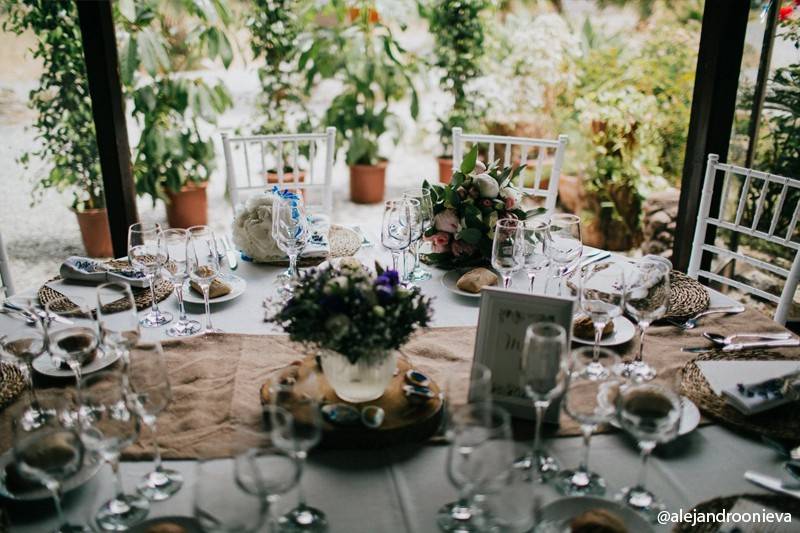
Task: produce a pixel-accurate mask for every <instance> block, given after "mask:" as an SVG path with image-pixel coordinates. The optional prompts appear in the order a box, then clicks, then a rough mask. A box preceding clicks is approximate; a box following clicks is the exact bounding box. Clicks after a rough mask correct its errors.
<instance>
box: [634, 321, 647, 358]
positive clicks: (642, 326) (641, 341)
mask: <svg viewBox="0 0 800 533" xmlns="http://www.w3.org/2000/svg"><path fill="white" fill-rule="evenodd" d="M647 326H649V324H639V329H640V330H641V333H640V334H639V351H638V352H636V359H634V361H636V362H637V363H641V362H642V352H643V351H644V334H645V333H646V332H647Z"/></svg>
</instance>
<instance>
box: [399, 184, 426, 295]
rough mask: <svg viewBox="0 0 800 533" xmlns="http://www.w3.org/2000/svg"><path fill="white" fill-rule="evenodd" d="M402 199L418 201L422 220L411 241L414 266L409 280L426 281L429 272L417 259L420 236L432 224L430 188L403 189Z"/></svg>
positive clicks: (420, 241)
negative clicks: (419, 228)
mask: <svg viewBox="0 0 800 533" xmlns="http://www.w3.org/2000/svg"><path fill="white" fill-rule="evenodd" d="M403 198H404V199H413V200H417V201H418V202H419V206H420V214H421V221H422V232H421V233H420V237H419V238H418V239H416V240H415V241H414V242H413V246H412V252H413V254H414V268H413V270H412V271H411V274H410V275H409V280H410V281H426V280H429V279H431V273H430V272H429V271H428V270H427V269H425V268H424V267H423V266H422V264H421V263H420V260H419V248H420V245H421V243H422V236H423V235H424V234H425V232H426V231H428V230H429V229H430V228H431V226H432V225H433V200H432V198H431V191H430V189H426V188H424V187H416V188H413V189H406V190H405V191H403Z"/></svg>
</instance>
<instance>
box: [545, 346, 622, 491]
mask: <svg viewBox="0 0 800 533" xmlns="http://www.w3.org/2000/svg"><path fill="white" fill-rule="evenodd" d="M617 364H619V356H618V355H617V354H615V353H614V352H612V351H610V350H607V349H605V348H601V349H597V348H590V347H588V346H587V347H584V348H579V349H577V350H575V351H574V352H572V355H571V357H570V362H569V373H568V375H567V386H566V390H565V393H564V398H563V400H562V401H563V407H564V412H565V413H567V416H569V417H570V418H572V419H573V420H575V421H576V422H577V423H578V424H580V428H581V434H582V435H583V458H582V459H581V462H580V464H579V465H578V468H576V469H574V470H564V471H562V472H559V473H558V477H557V479H556V482H555V486H556V489H557V490H558V491H559V492H561V493H562V494H566V495H570V496H584V495H592V494H594V495H600V496H602V495H603V494H605V492H606V482H605V480H604V479H603V478H602V477H601V476H600V475H598V474H596V473H595V472H592V471H591V470H589V443H590V442H591V438H592V433H594V431H595V430H596V429H597V426H598V425H600V424H603V423H606V422H609V421H611V419H612V418H613V417H614V414H615V406H614V400H615V399H616V398H615V395H616V393H617V392H618V391H619V387H620V382H621V379H620V378H619V377H617V375H616V374H614V373H613V372H612V371H611V370H613V368H614V367H615V366H616V365H617ZM598 366H599V367H600V368H601V370H603V372H600V373H595V371H594V370H592V371H588V368H589V367H593V368H594V369H596V368H597V367H598Z"/></svg>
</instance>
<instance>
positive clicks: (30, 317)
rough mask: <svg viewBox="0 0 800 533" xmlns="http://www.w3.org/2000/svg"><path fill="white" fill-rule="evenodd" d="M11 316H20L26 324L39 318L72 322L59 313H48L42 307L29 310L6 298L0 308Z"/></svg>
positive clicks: (32, 322) (31, 324)
mask: <svg viewBox="0 0 800 533" xmlns="http://www.w3.org/2000/svg"><path fill="white" fill-rule="evenodd" d="M0 312H3V313H5V314H7V315H9V316H11V317H14V318H20V319H22V320H24V321H25V323H26V324H28V325H29V326H33V325H35V324H36V323H37V322H38V321H39V320H48V321H51V320H52V321H54V322H58V323H60V324H68V325H69V324H73V322H72V320H70V319H68V318H65V317H63V316H61V315H57V314H55V313H48V312H47V311H44V310H43V309H34V310H33V311H30V310H28V309H25V308H23V307H20V306H18V305H16V304H14V303H12V302H9V301H8V300H6V301H5V302H3V307H2V309H1V310H0Z"/></svg>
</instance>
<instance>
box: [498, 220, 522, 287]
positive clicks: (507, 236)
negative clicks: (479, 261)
mask: <svg viewBox="0 0 800 533" xmlns="http://www.w3.org/2000/svg"><path fill="white" fill-rule="evenodd" d="M522 228H523V223H522V222H521V221H519V220H517V219H515V218H504V219H502V220H498V221H497V225H496V226H495V228H494V240H493V241H492V266H493V267H494V269H495V270H497V271H498V272H499V273H500V276H501V277H502V278H503V288H506V289H508V288H509V287H511V276H513V275H514V272H516V271H517V270H519V269H521V268H522V265H523V261H524V252H525V243H524V235H523V232H522Z"/></svg>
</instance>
